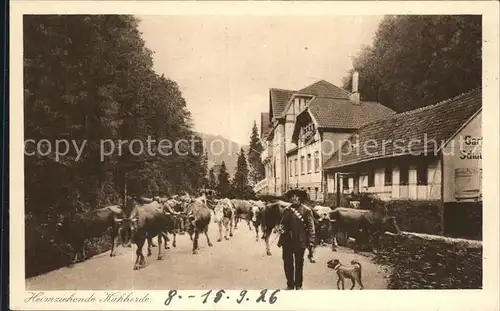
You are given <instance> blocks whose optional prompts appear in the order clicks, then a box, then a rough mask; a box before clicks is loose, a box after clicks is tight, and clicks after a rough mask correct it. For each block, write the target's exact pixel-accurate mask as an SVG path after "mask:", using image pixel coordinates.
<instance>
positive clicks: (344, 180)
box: [342, 177, 349, 190]
mask: <svg viewBox="0 0 500 311" xmlns="http://www.w3.org/2000/svg"><path fill="white" fill-rule="evenodd" d="M342 189H343V190H348V189H349V177H342Z"/></svg>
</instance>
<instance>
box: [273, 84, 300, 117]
mask: <svg viewBox="0 0 500 311" xmlns="http://www.w3.org/2000/svg"><path fill="white" fill-rule="evenodd" d="M294 92H295V91H290V90H283V89H275V88H272V89H270V90H269V110H270V113H271V118H272V117H276V118H279V117H281V114H282V113H283V110H284V109H285V107H286V104H287V103H288V101H289V100H290V98H291V97H292V95H293V93H294Z"/></svg>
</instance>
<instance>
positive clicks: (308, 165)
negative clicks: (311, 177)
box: [307, 154, 312, 174]
mask: <svg viewBox="0 0 500 311" xmlns="http://www.w3.org/2000/svg"><path fill="white" fill-rule="evenodd" d="M311 172H312V161H311V154H308V155H307V173H308V174H311Z"/></svg>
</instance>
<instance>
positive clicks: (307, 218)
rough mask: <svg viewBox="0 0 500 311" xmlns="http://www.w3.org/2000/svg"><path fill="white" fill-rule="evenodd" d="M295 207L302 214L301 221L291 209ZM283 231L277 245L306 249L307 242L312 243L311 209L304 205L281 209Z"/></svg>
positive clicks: (312, 221)
mask: <svg viewBox="0 0 500 311" xmlns="http://www.w3.org/2000/svg"><path fill="white" fill-rule="evenodd" d="M294 208H295V209H296V210H297V211H298V212H299V214H300V215H301V216H302V221H301V220H300V219H299V218H298V217H297V216H296V215H295V213H294V211H293V210H292V209H294ZM282 225H283V231H284V232H283V233H282V234H281V236H280V239H279V242H278V245H283V246H284V247H289V246H292V247H293V248H295V249H297V250H298V249H299V248H301V249H306V248H307V247H308V246H309V244H311V243H314V238H315V236H314V234H315V231H314V219H313V214H312V211H311V209H309V208H308V207H307V206H305V205H299V206H298V207H294V206H293V205H291V206H289V207H288V208H286V209H285V210H284V211H283V219H282Z"/></svg>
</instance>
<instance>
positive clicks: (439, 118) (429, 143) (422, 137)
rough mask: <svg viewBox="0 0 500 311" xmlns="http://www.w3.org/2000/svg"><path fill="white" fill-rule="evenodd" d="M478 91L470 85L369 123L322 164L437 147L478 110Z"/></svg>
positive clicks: (350, 162)
mask: <svg viewBox="0 0 500 311" xmlns="http://www.w3.org/2000/svg"><path fill="white" fill-rule="evenodd" d="M481 95H482V91H481V89H474V90H472V91H469V92H467V93H464V94H461V95H459V96H457V97H454V98H451V99H448V100H446V101H443V102H440V103H437V104H434V105H431V106H426V107H423V108H419V109H415V110H411V111H407V112H403V113H400V114H396V115H394V116H392V117H389V118H386V119H382V120H379V121H375V122H372V123H369V124H367V125H365V126H363V127H361V128H360V129H359V130H358V131H357V132H356V133H355V134H354V135H352V136H351V137H350V138H349V140H348V141H347V142H345V143H344V144H343V145H342V147H341V149H340V150H337V152H336V153H335V154H334V155H333V156H332V157H331V158H330V159H328V160H327V161H326V163H325V165H324V166H323V168H324V169H331V168H339V167H345V166H349V165H353V164H358V163H361V162H365V161H370V160H374V159H379V158H389V157H396V156H402V155H409V154H414V153H416V152H423V151H426V150H428V151H429V152H433V151H434V149H433V148H434V146H435V145H434V144H435V143H434V142H437V147H438V148H441V147H442V145H443V144H445V143H447V142H448V141H449V140H450V139H452V138H453V136H454V135H455V134H456V133H457V132H458V131H459V130H460V129H461V127H462V126H463V125H464V124H466V123H467V122H468V121H469V120H470V119H471V118H472V117H473V116H474V115H475V114H476V113H478V112H479V111H480V110H481V106H482V96H481ZM368 141H370V143H367V142H368ZM410 141H411V142H412V144H411V145H410V144H409V142H410ZM386 142H387V143H386ZM353 145H354V147H353ZM403 147H404V148H403ZM351 148H352V149H351ZM349 150H353V151H352V152H349ZM339 155H342V156H339Z"/></svg>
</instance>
